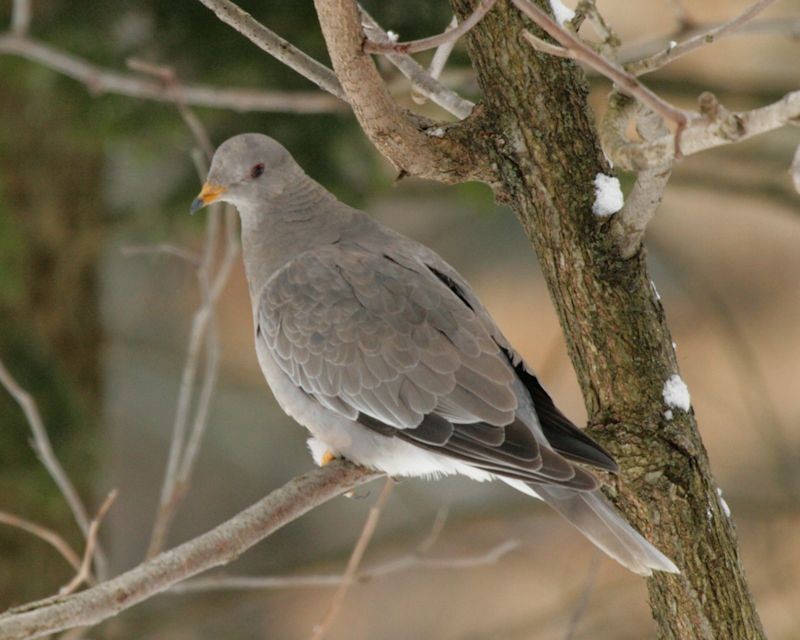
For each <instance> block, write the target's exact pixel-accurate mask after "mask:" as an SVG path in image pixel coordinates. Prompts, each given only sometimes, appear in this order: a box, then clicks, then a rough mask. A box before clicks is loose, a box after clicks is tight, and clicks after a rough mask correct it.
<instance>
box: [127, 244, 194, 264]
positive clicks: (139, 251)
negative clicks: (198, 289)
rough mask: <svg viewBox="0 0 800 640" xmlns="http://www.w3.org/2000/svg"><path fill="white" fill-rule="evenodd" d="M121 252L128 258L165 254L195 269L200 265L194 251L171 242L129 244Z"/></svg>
mask: <svg viewBox="0 0 800 640" xmlns="http://www.w3.org/2000/svg"><path fill="white" fill-rule="evenodd" d="M121 252H122V255H123V256H125V257H126V258H128V257H132V256H141V255H151V254H163V255H167V256H174V257H175V258H180V259H181V260H185V261H186V262H188V263H189V264H192V265H194V266H195V267H197V266H199V264H200V258H199V257H198V256H197V255H195V254H194V253H193V252H192V251H190V250H189V249H187V248H186V247H181V246H179V245H177V244H172V243H169V242H160V243H158V244H129V245H126V246H124V247H122V249H121Z"/></svg>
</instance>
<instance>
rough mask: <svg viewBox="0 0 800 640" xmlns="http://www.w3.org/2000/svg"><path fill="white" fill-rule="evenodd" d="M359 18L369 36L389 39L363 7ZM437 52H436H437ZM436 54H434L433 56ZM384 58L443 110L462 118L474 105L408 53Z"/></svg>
mask: <svg viewBox="0 0 800 640" xmlns="http://www.w3.org/2000/svg"><path fill="white" fill-rule="evenodd" d="M359 8H360V10H361V18H362V22H363V26H364V30H365V31H367V32H369V31H371V32H372V35H371V38H372V39H373V40H377V41H381V42H383V41H389V40H390V38H389V35H388V34H387V33H386V32H385V31H384V30H383V29H382V28H381V26H380V25H379V24H378V23H377V22H376V21H375V20H374V18H372V16H370V15H369V14H368V13H367V12H366V11H365V10H364V8H363V7H359ZM437 53H438V52H437ZM435 57H436V56H434V58H435ZM386 59H387V60H388V61H389V62H391V63H392V64H393V65H394V66H395V67H397V69H398V70H399V71H400V73H402V74H403V75H404V76H405V77H406V78H408V79H409V80H411V82H412V84H413V85H414V88H415V90H416V91H418V92H419V93H421V94H422V95H423V96H425V97H427V98H429V99H430V100H431V102H433V103H434V104H437V105H439V106H440V107H441V108H442V109H444V110H445V111H448V112H450V113H452V114H453V115H454V116H456V118H458V119H460V120H463V119H464V118H466V117H467V116H469V114H470V113H472V109H473V108H474V107H475V105H474V104H473V103H472V102H470V101H469V100H465V99H464V98H462V97H461V96H460V95H458V94H457V93H456V92H455V91H451V90H450V89H448V88H447V87H445V86H444V85H442V84H441V83H439V82H438V80H437V78H438V75H434V73H433V72H427V71H425V69H424V68H423V67H422V66H420V64H419V63H418V62H417V61H416V60H414V58H412V57H411V56H409V55H406V54H400V53H389V54H386Z"/></svg>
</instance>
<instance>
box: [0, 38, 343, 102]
mask: <svg viewBox="0 0 800 640" xmlns="http://www.w3.org/2000/svg"><path fill="white" fill-rule="evenodd" d="M0 53H2V54H7V55H15V56H19V57H21V58H25V59H26V60H30V61H32V62H36V63H38V64H41V65H42V66H44V67H47V68H49V69H52V70H53V71H57V72H58V73H61V74H62V75H65V76H67V77H69V78H72V79H73V80H77V81H78V82H80V83H82V84H84V85H85V86H86V88H87V89H88V90H89V92H90V93H93V94H101V93H113V94H118V95H123V96H129V97H131V98H141V99H144V100H155V101H156V102H174V99H175V98H174V95H175V93H176V92H177V93H178V94H179V95H180V96H181V99H182V100H183V101H184V102H185V103H186V104H189V105H193V106H198V107H213V108H217V109H233V110H234V111H270V112H273V111H277V112H289V113H327V112H331V111H339V110H342V109H344V108H346V107H345V105H343V104H342V103H341V102H340V101H339V100H336V99H335V98H332V97H330V96H326V95H325V94H322V93H317V92H311V91H308V92H301V91H298V92H285V91H256V90H253V89H228V88H220V87H214V86H210V85H204V84H196V85H183V84H180V83H175V84H174V85H173V86H172V87H170V86H166V85H165V84H164V83H163V82H159V81H157V80H152V79H149V78H143V77H139V76H137V75H134V74H130V73H121V72H119V71H115V70H113V69H107V68H104V67H100V66H97V65H94V64H92V63H90V62H88V61H86V60H83V59H82V58H78V57H77V56H73V55H71V54H68V53H65V52H63V51H59V50H58V49H54V48H52V47H50V46H48V45H46V44H43V43H41V42H38V41H36V40H33V39H31V38H27V37H26V38H21V37H17V36H12V35H4V36H0Z"/></svg>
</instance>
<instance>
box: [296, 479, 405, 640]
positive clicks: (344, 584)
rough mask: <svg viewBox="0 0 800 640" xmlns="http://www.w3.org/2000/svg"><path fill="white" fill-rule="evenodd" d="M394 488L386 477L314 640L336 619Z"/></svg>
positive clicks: (319, 638) (316, 629)
mask: <svg viewBox="0 0 800 640" xmlns="http://www.w3.org/2000/svg"><path fill="white" fill-rule="evenodd" d="M393 488H394V480H392V479H391V478H386V482H385V483H384V484H383V490H382V491H381V493H380V495H379V496H378V499H377V500H376V501H375V504H374V505H372V507H371V508H370V510H369V515H368V516H367V520H366V522H365V523H364V528H363V529H362V530H361V535H360V536H359V537H358V540H357V541H356V546H355V547H353V552H352V553H351V554H350V559H349V560H348V561H347V568H346V569H345V572H344V575H342V578H341V582H340V584H339V588H338V589H336V592H335V593H334V594H333V598H331V602H330V604H329V605H328V609H327V611H326V612H325V615H324V616H323V617H322V621H321V622H320V623H319V624H318V625H317V626H316V627H314V632H313V633H312V635H311V637H312V640H322V638H324V637H325V634H326V633H327V632H328V629H329V628H330V626H331V624H332V623H333V621H334V620H335V619H336V616H337V615H338V613H339V610H340V609H341V607H342V603H343V602H344V599H345V596H346V595H347V591H348V590H349V589H350V585H351V584H353V580H354V579H355V577H356V573H357V572H358V567H359V566H360V565H361V560H362V559H363V558H364V553H365V552H366V550H367V547H368V546H369V543H370V541H371V540H372V536H373V535H374V534H375V528H376V527H377V526H378V521H379V520H380V518H381V514H382V513H383V508H384V507H385V506H386V503H387V502H388V500H389V496H390V495H391V494H392V489H393Z"/></svg>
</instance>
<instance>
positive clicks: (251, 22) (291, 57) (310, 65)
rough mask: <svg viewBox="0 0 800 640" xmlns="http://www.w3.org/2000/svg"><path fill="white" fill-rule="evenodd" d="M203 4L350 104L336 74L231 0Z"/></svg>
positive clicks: (304, 75) (272, 53)
mask: <svg viewBox="0 0 800 640" xmlns="http://www.w3.org/2000/svg"><path fill="white" fill-rule="evenodd" d="M200 2H201V3H203V4H204V5H205V6H206V7H208V8H209V9H211V11H213V12H214V15H216V16H217V18H219V19H220V20H221V21H222V22H224V23H225V24H227V25H228V26H230V27H233V28H234V29H236V31H238V32H239V33H241V34H242V35H243V36H244V37H245V38H247V39H248V40H249V41H250V42H252V43H253V44H254V45H256V46H257V47H258V48H259V49H261V50H262V51H266V52H267V53H268V54H269V55H271V56H272V57H274V58H275V59H277V60H279V61H280V62H282V63H283V64H285V65H286V66H287V67H289V68H290V69H293V70H294V71H296V72H297V73H299V74H300V75H301V76H303V77H304V78H307V79H308V80H311V82H313V83H314V84H315V85H317V86H318V87H319V88H320V89H324V90H325V91H327V92H328V93H331V94H333V95H335V96H336V97H337V98H339V99H340V100H344V101H345V102H347V96H346V95H345V92H344V91H343V89H342V85H341V84H339V80H338V79H337V78H336V75H335V74H334V73H333V71H331V70H330V69H329V68H328V67H326V66H325V65H324V64H322V63H320V62H317V61H316V60H314V58H312V57H311V56H309V55H308V54H306V53H303V52H302V51H300V49H298V48H297V47H295V46H294V45H293V44H291V43H290V42H289V41H287V40H284V39H283V38H281V37H280V36H279V35H277V34H276V33H274V32H273V31H270V30H269V29H268V28H267V27H265V26H264V25H263V24H261V23H260V22H259V21H258V20H256V19H255V18H254V17H253V16H251V15H250V14H249V13H247V12H246V11H244V10H243V9H240V8H239V7H238V6H237V5H235V4H234V3H233V2H230V0H200Z"/></svg>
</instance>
